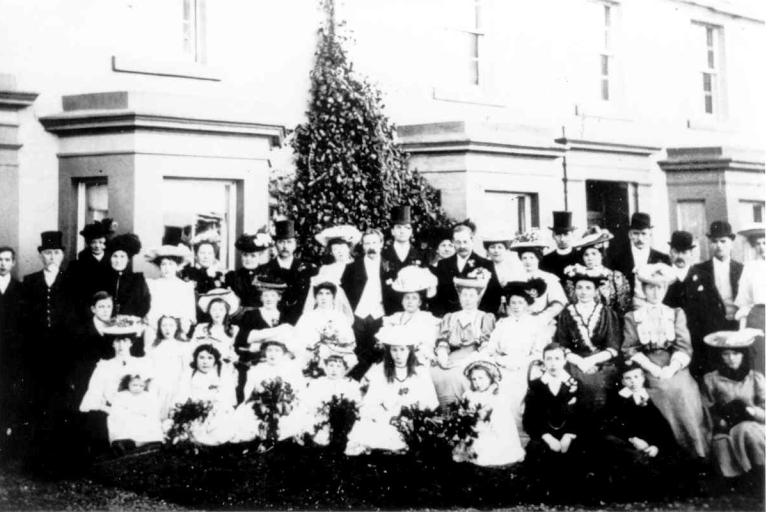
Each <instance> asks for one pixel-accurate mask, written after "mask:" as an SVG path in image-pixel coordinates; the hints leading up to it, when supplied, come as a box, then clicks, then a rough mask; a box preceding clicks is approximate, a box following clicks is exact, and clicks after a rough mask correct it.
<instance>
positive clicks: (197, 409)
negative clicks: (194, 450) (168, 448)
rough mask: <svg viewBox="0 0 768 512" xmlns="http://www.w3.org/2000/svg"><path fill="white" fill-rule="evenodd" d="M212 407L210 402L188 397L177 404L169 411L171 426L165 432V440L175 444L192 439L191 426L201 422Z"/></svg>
mask: <svg viewBox="0 0 768 512" xmlns="http://www.w3.org/2000/svg"><path fill="white" fill-rule="evenodd" d="M212 409H213V404H212V403H211V402H207V401H202V400H192V399H189V400H187V401H186V402H184V403H183V404H177V405H176V406H175V407H174V408H173V411H172V412H171V421H172V422H173V423H172V425H171V428H170V429H168V432H167V433H166V434H165V439H166V442H168V443H170V444H172V445H177V444H180V443H182V444H183V443H188V442H191V441H192V435H191V434H192V433H191V430H192V426H193V425H194V424H195V423H198V422H200V423H202V422H203V421H205V419H206V418H207V417H208V414H209V413H210V412H211V410H212Z"/></svg>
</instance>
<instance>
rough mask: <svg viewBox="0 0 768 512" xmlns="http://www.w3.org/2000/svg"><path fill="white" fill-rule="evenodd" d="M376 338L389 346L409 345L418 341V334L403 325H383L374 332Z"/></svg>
mask: <svg viewBox="0 0 768 512" xmlns="http://www.w3.org/2000/svg"><path fill="white" fill-rule="evenodd" d="M376 339H378V340H379V342H381V343H382V344H384V345H388V346H390V347H411V346H414V345H417V344H418V343H419V339H418V336H414V334H413V332H412V331H411V330H410V329H408V328H407V326H405V325H385V326H384V327H382V328H381V329H379V332H377V333H376Z"/></svg>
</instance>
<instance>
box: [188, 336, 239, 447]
mask: <svg viewBox="0 0 768 512" xmlns="http://www.w3.org/2000/svg"><path fill="white" fill-rule="evenodd" d="M190 367H191V369H190V370H188V371H186V372H185V374H184V375H182V379H181V382H180V384H179V390H178V394H177V395H176V403H177V404H183V403H185V402H187V401H190V400H191V401H194V402H206V403H210V404H211V406H212V408H211V410H210V412H209V413H208V415H207V416H206V418H205V419H203V420H200V421H197V422H196V423H195V425H194V426H193V428H192V429H191V441H192V442H194V443H197V444H202V445H207V446H215V445H220V444H224V443H226V442H229V440H230V439H231V437H232V423H233V422H232V416H233V413H234V406H235V380H234V377H233V375H232V374H231V373H230V372H226V371H222V363H221V354H220V353H219V351H218V350H216V348H215V347H214V346H213V345H208V344H204V345H198V347H197V348H195V351H194V352H193V353H192V363H191V364H190Z"/></svg>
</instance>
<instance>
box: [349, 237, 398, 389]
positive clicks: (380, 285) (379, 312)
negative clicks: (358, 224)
mask: <svg viewBox="0 0 768 512" xmlns="http://www.w3.org/2000/svg"><path fill="white" fill-rule="evenodd" d="M383 243H384V235H382V233H381V231H379V230H378V229H368V230H366V231H365V233H363V240H362V244H363V256H362V257H358V258H356V259H355V261H353V262H352V263H350V264H348V265H347V267H346V268H345V269H344V273H343V274H342V275H341V287H342V289H343V290H344V293H346V294H347V298H348V299H349V304H350V306H352V310H353V311H354V313H355V319H354V322H353V323H352V330H353V331H354V333H355V340H356V342H357V346H356V347H355V354H356V355H357V360H358V363H357V366H356V367H355V368H353V369H352V371H351V372H350V376H351V377H353V378H355V379H360V378H361V377H362V376H363V375H365V372H366V371H367V370H368V368H369V367H370V366H371V365H372V364H373V363H374V362H376V360H377V359H378V356H379V354H377V352H376V350H375V344H376V340H375V334H376V333H377V332H378V331H379V329H380V328H381V325H382V319H383V318H384V303H385V300H386V298H385V296H386V294H388V293H392V294H394V292H393V291H392V288H391V284H392V281H393V277H392V276H391V275H389V274H388V273H387V272H386V271H385V269H384V262H383V260H382V258H381V247H382V245H383Z"/></svg>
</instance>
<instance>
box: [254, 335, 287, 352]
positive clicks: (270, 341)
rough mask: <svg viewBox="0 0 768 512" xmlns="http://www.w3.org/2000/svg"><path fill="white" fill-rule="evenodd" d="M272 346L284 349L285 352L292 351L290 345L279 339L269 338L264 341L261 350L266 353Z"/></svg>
mask: <svg viewBox="0 0 768 512" xmlns="http://www.w3.org/2000/svg"><path fill="white" fill-rule="evenodd" d="M270 345H275V346H276V347H280V348H282V349H283V352H290V350H288V345H286V344H285V342H284V341H283V340H281V339H278V338H267V339H266V340H262V342H261V345H260V346H259V350H261V352H262V353H264V352H266V351H267V347H268V346H270Z"/></svg>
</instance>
